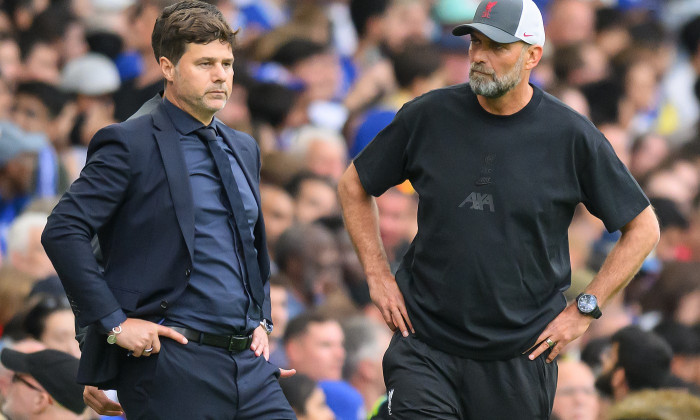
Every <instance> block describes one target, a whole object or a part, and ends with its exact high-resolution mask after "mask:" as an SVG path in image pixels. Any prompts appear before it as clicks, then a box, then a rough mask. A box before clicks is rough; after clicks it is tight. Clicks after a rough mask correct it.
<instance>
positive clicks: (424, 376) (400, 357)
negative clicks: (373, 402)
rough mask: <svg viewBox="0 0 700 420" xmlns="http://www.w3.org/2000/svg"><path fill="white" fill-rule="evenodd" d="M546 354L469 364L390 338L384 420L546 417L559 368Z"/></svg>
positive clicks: (410, 339)
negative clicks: (386, 404) (548, 361)
mask: <svg viewBox="0 0 700 420" xmlns="http://www.w3.org/2000/svg"><path fill="white" fill-rule="evenodd" d="M547 353H548V352H545V353H544V354H542V355H541V356H540V357H538V358H537V359H535V360H530V359H528V358H527V354H526V355H522V356H519V357H515V358H513V359H510V360H497V361H488V360H472V359H465V358H461V357H458V356H453V355H450V354H447V353H444V352H442V351H440V350H437V349H435V348H433V347H431V346H429V345H427V344H425V343H424V342H422V341H420V340H418V339H417V338H415V336H413V335H409V337H407V338H404V337H403V336H401V334H398V333H397V334H394V337H393V338H392V339H391V344H390V345H389V348H388V349H387V351H386V353H385V354H384V362H383V368H384V382H385V384H386V389H387V399H388V411H389V415H390V417H389V418H395V419H420V420H428V419H440V420H449V419H461V420H485V419H488V420H540V419H549V417H550V415H551V413H552V404H553V403H554V392H555V390H556V387H557V370H558V369H557V362H556V360H555V361H554V362H552V363H545V359H546V354H547Z"/></svg>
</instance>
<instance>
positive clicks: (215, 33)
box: [151, 1, 238, 64]
mask: <svg viewBox="0 0 700 420" xmlns="http://www.w3.org/2000/svg"><path fill="white" fill-rule="evenodd" d="M237 32H238V31H234V30H233V29H231V27H230V26H229V24H228V23H227V22H226V19H225V18H224V15H223V14H222V13H221V12H220V11H219V9H217V8H216V7H215V6H213V5H211V4H209V3H205V2H203V1H181V2H179V3H176V4H173V5H172V6H168V7H166V8H165V9H163V12H162V13H161V14H160V16H159V17H158V19H156V23H155V25H154V27H153V34H152V35H151V46H152V47H153V53H154V55H155V57H156V60H160V57H165V58H167V59H168V60H170V61H171V62H172V63H173V64H177V62H178V61H180V58H182V55H183V54H184V53H185V48H186V47H187V44H190V43H194V44H208V43H210V42H212V41H221V42H223V43H226V44H229V45H231V48H233V44H234V40H235V36H236V33H237Z"/></svg>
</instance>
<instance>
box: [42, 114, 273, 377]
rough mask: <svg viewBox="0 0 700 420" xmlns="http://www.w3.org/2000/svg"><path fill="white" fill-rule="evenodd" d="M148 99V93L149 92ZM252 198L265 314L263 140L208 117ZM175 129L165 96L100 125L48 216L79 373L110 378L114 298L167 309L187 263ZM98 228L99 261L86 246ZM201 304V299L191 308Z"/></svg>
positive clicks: (188, 230)
mask: <svg viewBox="0 0 700 420" xmlns="http://www.w3.org/2000/svg"><path fill="white" fill-rule="evenodd" d="M149 102H150V101H149ZM214 124H215V125H216V128H217V131H218V132H219V134H220V135H221V137H222V138H223V139H224V141H226V142H227V143H228V144H229V146H230V147H231V150H233V153H234V155H235V157H236V159H237V161H238V163H239V165H240V167H241V168H242V170H243V172H244V174H245V176H246V178H247V179H248V183H249V185H250V187H251V189H252V191H253V193H254V195H255V199H256V201H257V202H258V222H257V224H256V225H255V227H254V235H255V247H256V248H257V255H258V264H259V266H260V274H261V278H260V279H254V278H250V281H251V282H253V281H261V282H262V283H263V286H264V290H265V302H264V304H263V308H262V314H263V317H264V318H267V319H271V315H270V297H269V296H270V295H269V293H270V292H269V291H270V287H269V276H270V260H269V256H268V253H267V246H266V242H265V228H264V222H263V218H262V212H261V210H260V194H259V174H260V150H259V148H258V146H257V144H256V143H255V140H253V138H252V137H250V136H248V135H247V134H244V133H241V132H238V131H236V130H233V129H231V128H229V127H226V126H225V125H224V124H223V123H221V122H220V121H218V120H216V119H215V122H214ZM179 142H180V135H179V134H178V133H177V131H176V130H175V127H174V126H173V125H172V123H171V121H170V119H169V117H168V115H167V114H166V112H165V109H164V107H163V105H162V103H159V104H158V105H157V106H155V107H154V108H153V109H152V110H151V111H150V112H148V113H146V114H144V115H141V116H139V117H137V118H133V119H130V120H127V121H125V122H123V123H120V124H114V125H111V126H108V127H106V128H104V129H102V130H100V131H99V132H98V133H97V134H95V136H94V137H93V139H92V141H91V142H90V146H89V148H88V159H87V163H86V165H85V168H84V169H83V170H82V172H81V174H80V177H79V178H78V179H77V180H76V181H75V182H74V183H73V185H72V186H71V187H70V189H69V190H68V192H66V194H65V195H64V196H63V197H62V198H61V200H60V202H59V203H58V205H57V206H56V208H55V209H54V210H53V212H52V214H51V216H49V219H48V223H47V225H46V228H45V229H44V233H43V235H42V244H43V245H44V248H45V249H46V253H47V254H48V256H49V258H50V259H51V261H52V263H53V265H54V267H55V268H56V271H57V272H58V275H59V277H60V278H61V281H62V283H63V286H64V288H65V290H66V295H67V296H68V300H69V301H70V303H71V307H72V308H73V312H74V313H75V315H76V321H77V323H78V325H79V326H80V327H87V331H86V333H85V340H84V343H83V348H82V357H81V360H80V369H79V371H78V382H79V383H82V384H90V385H97V386H100V387H113V386H114V382H113V381H114V380H115V378H116V376H117V374H118V371H119V363H120V362H119V361H120V360H121V359H122V358H123V355H124V354H125V353H126V350H124V349H122V348H121V347H118V346H116V345H110V344H108V343H107V342H106V336H105V334H104V333H103V332H102V331H100V326H99V322H98V321H99V320H100V319H102V318H103V317H105V316H107V315H109V314H111V313H112V312H114V311H116V310H117V309H119V308H121V309H122V310H123V311H124V312H125V313H126V315H127V316H128V317H131V318H143V319H148V320H152V321H156V320H159V319H161V318H163V317H164V316H166V315H167V308H168V305H169V302H173V301H175V299H177V298H178V296H179V295H180V294H181V293H182V292H183V290H184V289H185V287H186V286H187V282H188V280H189V276H190V272H191V269H192V260H193V252H194V249H193V246H194V208H193V202H192V191H191V187H190V181H189V176H188V171H187V167H186V165H185V158H184V156H183V153H182V149H181V146H180V144H179ZM95 234H97V235H98V238H99V244H100V248H101V250H102V263H103V265H104V269H102V267H100V265H98V263H97V260H96V259H95V256H94V255H93V251H92V246H91V243H90V241H91V238H92V237H93V236H94V235H95ZM198 309H201V310H202V311H206V310H208V308H198Z"/></svg>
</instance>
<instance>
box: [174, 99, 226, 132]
mask: <svg viewBox="0 0 700 420" xmlns="http://www.w3.org/2000/svg"><path fill="white" fill-rule="evenodd" d="M163 105H165V112H166V113H167V114H168V117H170V120H171V121H172V123H173V126H175V130H177V132H178V133H180V134H182V135H187V134H190V133H192V132H193V131H195V130H198V129H200V128H202V127H204V124H202V122H201V121H199V120H197V119H196V118H195V117H193V116H192V115H190V114H188V113H187V112H185V111H184V110H182V109H180V108H178V107H177V106H175V105H174V104H173V103H172V102H170V101H169V100H168V99H167V98H166V97H165V96H164V97H163ZM209 127H212V128H214V129H215V130H216V125H215V124H214V119H213V118H212V121H211V124H209Z"/></svg>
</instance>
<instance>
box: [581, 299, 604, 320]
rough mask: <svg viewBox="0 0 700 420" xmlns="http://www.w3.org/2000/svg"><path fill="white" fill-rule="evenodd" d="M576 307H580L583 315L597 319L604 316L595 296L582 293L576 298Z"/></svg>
mask: <svg viewBox="0 0 700 420" xmlns="http://www.w3.org/2000/svg"><path fill="white" fill-rule="evenodd" d="M576 307H578V311H579V312H581V313H582V314H584V315H588V316H592V317H593V318H595V319H598V318H600V316H601V315H603V313H602V312H601V311H600V308H599V307H598V298H597V297H595V295H589V294H588V293H581V294H580V295H578V296H577V297H576Z"/></svg>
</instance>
